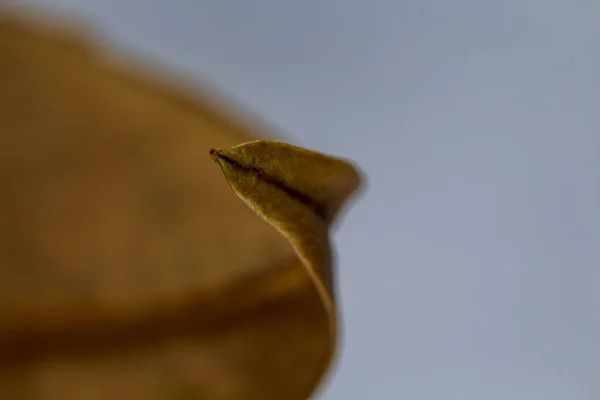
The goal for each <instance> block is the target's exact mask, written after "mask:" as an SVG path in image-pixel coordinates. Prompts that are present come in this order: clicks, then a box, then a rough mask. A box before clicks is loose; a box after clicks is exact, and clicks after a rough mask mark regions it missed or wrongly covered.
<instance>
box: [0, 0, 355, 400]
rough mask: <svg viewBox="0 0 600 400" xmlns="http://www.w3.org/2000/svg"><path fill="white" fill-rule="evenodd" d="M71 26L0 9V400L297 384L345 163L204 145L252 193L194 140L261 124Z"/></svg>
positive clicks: (278, 389) (314, 340) (245, 133)
mask: <svg viewBox="0 0 600 400" xmlns="http://www.w3.org/2000/svg"><path fill="white" fill-rule="evenodd" d="M65 26H67V25H65V24H64V23H62V22H61V23H59V24H54V25H52V24H47V23H45V22H43V21H42V20H38V19H35V18H32V17H31V16H27V17H25V16H24V15H20V12H16V11H15V10H11V9H8V8H7V9H0V53H1V54H2V58H1V60H0V82H2V83H1V84H0V86H1V90H0V185H1V187H2V196H0V221H1V223H0V398H2V399H32V400H38V399H39V400H50V399H61V400H63V399H65V400H68V399H115V400H119V399H128V400H129V399H138V398H139V399H144V400H146V399H157V400H158V399H209V400H212V399H226V400H227V399H230V400H246V399H247V400H251V399H260V400H270V399H277V400H280V399H291V400H294V399H299V400H300V399H302V400H303V399H306V398H307V397H308V396H310V394H311V393H312V392H313V391H314V390H315V388H316V387H317V385H318V384H319V382H320V381H321V379H322V377H323V376H324V374H325V372H326V370H327V368H328V367H329V365H330V362H331V357H332V354H333V349H334V344H335V330H334V329H333V328H334V327H335V317H336V313H335V309H334V307H333V304H334V303H333V291H332V289H331V286H332V282H333V280H332V279H331V278H330V271H331V253H330V250H329V245H328V238H327V228H328V227H329V225H330V224H331V223H332V221H333V220H334V218H335V215H336V214H337V212H338V210H339V208H340V207H341V206H342V204H343V202H344V201H345V200H346V198H347V197H348V196H349V195H350V194H351V193H352V192H353V191H354V190H355V189H356V186H357V185H358V178H357V175H356V173H355V171H354V169H353V168H352V166H351V165H350V164H348V163H346V162H344V161H341V160H337V159H334V158H331V157H329V156H323V155H320V154H317V153H314V152H309V151H307V150H302V149H300V148H297V147H293V146H290V145H285V144H281V143H277V142H270V141H254V142H250V143H248V144H244V145H241V146H236V147H232V148H231V149H229V150H219V151H215V152H214V154H215V157H216V156H217V155H219V157H217V159H218V160H219V164H220V165H221V167H222V169H223V172H224V174H225V177H226V180H227V181H228V182H229V183H230V185H231V187H232V188H233V189H234V191H235V192H236V193H237V194H238V195H240V197H241V198H242V200H244V201H245V203H246V205H249V206H250V207H247V206H246V205H245V204H244V203H243V202H240V201H239V200H238V199H237V198H236V196H235V195H233V193H231V190H230V189H229V188H228V186H227V183H226V180H224V179H223V175H222V173H221V172H219V171H218V169H217V168H214V166H213V165H211V162H212V161H211V160H210V158H209V157H207V156H206V150H207V149H208V148H209V147H211V146H221V147H223V148H227V147H230V146H233V145H235V144H237V143H240V142H247V141H251V140H255V139H257V138H261V137H262V138H265V137H267V136H269V134H268V133H266V131H265V129H264V128H263V127H261V126H259V125H257V124H254V123H252V122H251V121H248V120H247V119H245V118H243V117H242V116H241V114H240V113H239V112H234V111H232V110H230V109H228V108H227V107H226V106H225V105H224V104H222V103H218V102H216V101H215V100H214V96H211V95H210V93H208V92H206V91H202V90H200V91H199V92H198V93H196V94H189V93H186V92H185V90H184V89H182V87H183V86H181V87H178V86H176V85H173V84H167V83H166V81H165V79H164V78H161V77H159V76H158V75H157V74H154V75H153V74H149V73H147V72H144V69H143V68H142V67H141V66H139V65H138V66H135V67H133V66H129V67H126V66H124V64H123V63H121V64H116V63H114V62H109V61H108V59H109V57H108V56H107V55H106V54H105V53H104V52H102V51H100V50H99V49H97V48H94V46H93V42H92V38H91V37H87V38H86V37H85V36H84V35H83V34H81V33H80V34H76V33H75V31H74V30H73V29H71V28H65ZM59 28H60V29H59ZM223 157H229V160H231V161H233V162H234V163H235V165H234V163H231V162H226V161H225V159H224V158H223ZM252 168H254V169H252ZM249 171H251V172H249ZM251 188H253V190H250V189H251ZM261 217H262V218H261ZM273 227H275V228H276V229H273Z"/></svg>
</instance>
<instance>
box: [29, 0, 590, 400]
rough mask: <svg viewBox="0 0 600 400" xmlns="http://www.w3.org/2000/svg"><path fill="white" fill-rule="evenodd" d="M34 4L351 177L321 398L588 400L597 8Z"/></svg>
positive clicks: (224, 0)
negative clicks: (341, 163)
mask: <svg viewBox="0 0 600 400" xmlns="http://www.w3.org/2000/svg"><path fill="white" fill-rule="evenodd" d="M29 2H30V3H38V4H44V5H45V6H60V7H61V8H62V9H63V10H67V11H69V10H70V11H73V12H76V13H77V14H78V15H80V16H83V17H88V18H89V19H90V21H92V22H93V23H94V24H96V25H97V26H98V27H99V28H100V29H102V30H103V31H104V32H105V33H106V34H107V36H108V37H109V38H110V39H112V40H115V41H116V42H118V43H119V44H120V45H124V46H129V47H130V48H132V49H135V50H136V51H139V52H141V53H142V54H144V55H146V56H150V57H154V58H155V59H157V60H159V61H161V62H162V63H163V64H165V65H167V66H173V67H174V68H175V71H184V72H185V73H186V74H188V75H190V76H193V77H198V78H201V79H206V80H208V82H209V83H211V84H214V85H216V86H217V87H220V88H221V89H223V90H224V91H225V93H226V94H228V95H229V96H231V97H233V98H234V99H236V100H237V101H238V102H239V103H240V104H242V105H243V106H245V107H246V108H247V109H249V110H250V111H252V112H255V113H257V114H258V115H260V116H261V117H262V118H263V119H264V120H265V121H266V122H267V123H270V124H272V125H275V126H276V127H277V128H278V129H279V130H280V131H281V132H282V134H283V135H285V137H287V138H289V140H290V141H292V142H294V143H297V144H300V145H303V146H305V147H309V148H313V149H317V150H320V151H324V152H329V153H333V154H336V155H340V156H344V157H347V158H350V159H353V160H355V161H356V162H357V163H358V164H359V165H360V167H361V168H362V169H363V170H364V171H365V173H366V175H367V177H368V188H367V192H366V193H365V194H364V195H363V197H361V198H360V200H359V201H357V202H356V203H355V204H354V206H353V207H352V209H351V210H350V212H348V214H347V217H346V218H345V219H344V221H343V222H342V223H341V225H340V226H339V230H338V232H337V233H336V235H335V239H336V243H337V248H338V252H339V265H338V275H339V282H340V284H339V291H340V296H341V305H342V308H343V317H344V341H343V347H342V349H341V352H340V358H339V363H338V366H337V369H336V371H335V373H334V374H333V375H332V376H331V379H330V381H329V382H328V384H327V385H326V386H325V387H324V388H323V390H322V392H321V398H322V399H324V400H354V399H356V400H362V399H367V400H368V399H376V400H387V399H390V400H394V399H410V400H433V399H436V400H437V399H461V400H463V399H486V400H488V399H489V400H495V399H503V400H505V399H510V400H520V399H523V400H532V399H544V400H554V399H561V400H562V399H564V400H579V399H583V400H587V399H590V400H591V399H598V398H600V343H599V340H600V268H599V267H600V41H599V39H600V3H598V2H596V1H594V0H589V1H585V0H570V1H555V0H535V1H534V0H529V1H528V0H521V1H511V0H505V1H481V0H456V1H442V0H438V1H426V0H407V1H392V0H388V1H383V0H370V1H358V0H344V1H342V0H303V1H291V0H254V1H250V0H215V1H208V0H197V1H192V0H160V1H157V0H153V1H150V0H130V1H124V0H79V1H77V0H32V1H29Z"/></svg>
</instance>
